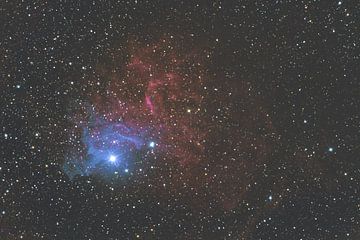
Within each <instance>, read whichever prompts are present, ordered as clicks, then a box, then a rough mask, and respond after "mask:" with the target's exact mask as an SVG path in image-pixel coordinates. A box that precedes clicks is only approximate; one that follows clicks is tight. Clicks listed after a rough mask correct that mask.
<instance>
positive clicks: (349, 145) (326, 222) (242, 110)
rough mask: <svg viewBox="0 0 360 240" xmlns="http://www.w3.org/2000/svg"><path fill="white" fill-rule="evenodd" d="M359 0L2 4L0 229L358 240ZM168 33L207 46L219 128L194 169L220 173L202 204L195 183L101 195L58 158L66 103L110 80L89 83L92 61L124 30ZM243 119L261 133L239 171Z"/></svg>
mask: <svg viewBox="0 0 360 240" xmlns="http://www.w3.org/2000/svg"><path fill="white" fill-rule="evenodd" d="M359 7H360V6H359V3H358V1H281V0H278V1H141V0H139V1H119V2H115V1H82V2H75V1H49V2H45V1H31V2H20V1H1V3H0V22H1V24H0V27H1V29H0V89H1V95H0V103H1V118H0V120H1V135H0V139H1V140H0V153H1V163H0V164H1V165H0V166H1V168H0V181H1V185H0V191H1V199H0V200H1V201H0V210H1V212H0V215H1V216H0V230H1V231H0V239H136V238H140V239H359V238H360V223H359V221H360V215H359V214H360V193H359V190H360V189H359V184H358V181H359V176H360V170H359V166H360V161H359V153H360V151H359V150H360V145H359V144H360V122H359V121H360V115H359V112H360V111H359V109H360V81H359V79H358V76H359V69H360V68H359V67H358V66H359V53H360V51H359V44H360V42H359V37H360V36H359V10H360V8H359ZM167 34H171V35H174V36H176V37H178V38H180V39H185V40H184V41H179V45H181V46H183V47H187V44H189V46H191V47H192V48H199V49H202V48H208V49H211V58H210V60H209V62H208V63H207V69H208V73H209V80H208V83H207V84H208V89H210V90H209V91H208V92H207V93H206V98H207V99H210V100H209V110H208V116H207V117H208V118H209V119H213V120H214V122H213V124H214V125H217V129H218V130H217V132H215V133H212V134H211V135H210V140H209V142H210V146H208V147H209V148H210V149H212V150H211V151H212V152H211V154H209V156H208V163H207V164H208V165H207V166H208V168H209V169H210V172H211V173H213V174H215V173H216V174H217V175H218V178H219V179H220V180H219V181H223V182H224V185H221V184H220V185H214V187H213V186H212V185H210V186H209V189H208V190H206V191H205V192H202V193H201V194H203V196H205V197H207V198H208V200H207V201H204V202H203V204H204V205H203V206H201V207H198V206H197V205H196V204H194V203H193V202H192V201H190V200H189V199H187V198H191V195H192V194H189V196H187V197H186V196H185V197H184V198H181V197H174V196H173V195H171V194H170V193H169V195H168V196H162V197H160V196H158V195H157V194H152V193H150V192H147V190H146V189H143V188H142V187H140V186H142V185H141V184H138V183H136V182H133V183H132V182H127V183H126V184H125V185H118V186H115V190H114V191H112V190H111V189H109V185H108V184H107V183H104V182H102V181H101V180H99V179H97V178H93V177H87V178H79V179H77V180H76V181H70V180H69V179H68V178H67V176H66V175H65V174H64V173H63V172H62V169H61V166H62V164H63V161H64V154H65V150H66V147H67V139H68V134H67V130H66V129H68V127H69V126H68V124H69V122H68V120H67V117H68V108H69V102H71V100H73V99H85V100H86V99H88V98H90V97H91V95H92V94H93V93H94V92H96V90H99V91H100V92H101V91H103V89H106V86H107V84H108V83H107V82H106V81H105V80H104V81H101V84H100V85H99V86H94V85H93V84H92V82H87V80H86V79H92V80H93V79H96V76H97V72H96V71H95V68H96V65H97V64H99V62H101V61H105V62H106V61H108V62H109V64H111V52H112V51H113V50H114V49H116V48H124V49H125V50H123V51H124V52H126V46H127V42H128V40H129V39H131V38H138V39H141V41H143V42H144V43H147V42H156V41H157V39H159V38H161V37H162V36H164V35H167ZM124 58H125V59H126V56H124ZM215 88H216V89H217V90H216V91H213V90H211V89H215ZM229 93H231V95H229ZM218 109H220V110H218ZM254 109H256V110H254ZM249 112H250V113H249ZM266 117H268V118H269V119H270V120H264V118H266ZM220 120H221V121H220ZM264 122H266V123H269V122H271V127H268V128H266V131H265V130H264V129H265V128H264V127H261V126H257V124H258V123H259V124H260V125H261V123H264ZM242 126H246V127H245V128H249V129H251V134H253V135H255V136H257V137H264V138H270V139H271V141H269V142H267V145H266V148H269V149H270V150H267V151H266V153H264V154H261V156H258V157H257V158H256V160H254V164H253V165H251V166H250V165H249V164H248V165H246V167H245V168H242V167H240V165H241V163H239V161H240V160H238V159H242V156H243V154H244V152H245V154H247V153H248V152H247V151H243V150H242V148H241V144H242V141H241V140H247V141H250V140H249V138H250V137H249V134H247V135H246V136H245V137H239V136H240V135H241V134H242V133H243V130H244V128H242ZM251 134H250V135H251ZM269 134H270V135H272V136H270V137H269ZM237 146H238V147H237ZM224 153H225V154H224ZM250 158H251V157H249V159H250ZM230 159H237V160H238V161H235V162H234V161H230ZM225 166H226V167H225ZM159 174H161V173H159ZM239 179H246V181H247V182H246V184H243V183H238V181H242V180H239ZM237 180H238V181H237ZM248 185H249V186H248ZM215 186H216V187H215ZM244 186H248V188H247V189H246V190H244V191H242V192H244V194H242V195H239V194H236V195H231V193H232V192H235V191H236V189H238V188H239V187H244ZM140 188H141V189H140ZM217 188H228V189H227V190H224V191H222V190H219V189H217ZM184 191H186V189H185V190H184ZM207 191H208V192H207ZM220 193H225V195H224V196H223V195H221V194H220ZM212 196H217V197H216V198H214V199H215V200H214V201H213V202H212V201H211V199H212ZM230 196H232V197H230ZM270 196H271V197H270ZM223 198H224V199H225V198H230V199H231V200H232V201H230V203H228V204H220V202H222V200H223ZM224 202H226V201H225V200H224ZM229 205H230V206H229ZM224 206H225V207H224ZM203 209H205V210H203ZM206 209H207V210H206Z"/></svg>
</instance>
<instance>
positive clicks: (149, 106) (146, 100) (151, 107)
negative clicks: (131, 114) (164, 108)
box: [145, 96, 154, 114]
mask: <svg viewBox="0 0 360 240" xmlns="http://www.w3.org/2000/svg"><path fill="white" fill-rule="evenodd" d="M145 102H146V106H147V107H148V108H149V109H150V112H151V113H152V114H154V105H153V103H152V102H151V100H150V96H146V97H145Z"/></svg>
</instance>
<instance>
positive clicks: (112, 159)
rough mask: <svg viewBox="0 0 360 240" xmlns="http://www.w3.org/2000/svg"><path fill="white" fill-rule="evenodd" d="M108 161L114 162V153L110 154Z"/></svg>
mask: <svg viewBox="0 0 360 240" xmlns="http://www.w3.org/2000/svg"><path fill="white" fill-rule="evenodd" d="M109 161H110V162H112V163H114V162H116V156H115V155H110V157H109Z"/></svg>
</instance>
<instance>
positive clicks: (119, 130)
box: [63, 116, 146, 179]
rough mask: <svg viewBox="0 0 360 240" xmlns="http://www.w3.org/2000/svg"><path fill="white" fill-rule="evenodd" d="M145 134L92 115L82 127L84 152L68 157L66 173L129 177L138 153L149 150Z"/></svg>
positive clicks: (73, 153) (77, 151)
mask: <svg viewBox="0 0 360 240" xmlns="http://www.w3.org/2000/svg"><path fill="white" fill-rule="evenodd" d="M145 134H146V131H144V130H139V129H135V128H131V127H128V126H126V125H125V124H124V123H119V122H116V123H114V122H111V121H106V120H103V119H101V120H99V119H98V118H94V116H92V117H91V118H90V120H89V122H88V124H87V126H84V127H83V128H82V136H81V143H82V146H83V148H84V150H85V151H83V152H81V151H79V149H78V148H77V149H75V152H72V153H71V154H68V156H67V159H66V161H65V163H64V165H63V170H64V172H65V173H66V174H67V175H68V176H69V178H70V179H73V178H74V177H75V176H76V175H80V176H88V175H91V174H101V175H104V174H105V175H106V174H113V173H114V172H116V173H123V174H125V175H129V173H130V172H131V169H132V168H133V166H134V164H135V162H136V160H137V156H138V155H139V152H141V150H142V149H143V148H144V147H146V141H145Z"/></svg>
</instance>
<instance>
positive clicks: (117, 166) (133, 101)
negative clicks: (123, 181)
mask: <svg viewBox="0 0 360 240" xmlns="http://www.w3.org/2000/svg"><path fill="white" fill-rule="evenodd" d="M170 45H171V39H163V40H161V41H159V42H156V43H154V44H152V45H146V46H137V47H134V46H133V47H130V48H129V52H130V53H129V54H128V55H129V56H130V57H129V59H128V60H127V62H126V63H124V65H123V66H121V67H119V68H120V69H122V71H119V72H118V73H116V74H114V71H113V69H110V70H109V71H108V72H107V69H108V67H107V66H102V67H99V69H102V71H100V72H102V77H103V79H104V81H105V80H106V79H109V76H111V77H110V81H109V87H108V89H107V90H106V92H107V93H108V94H107V95H105V94H98V95H94V96H93V97H92V98H90V99H89V100H88V101H87V103H86V104H85V105H89V106H91V107H87V108H86V110H84V109H82V110H78V111H77V113H76V114H78V113H79V112H81V114H80V115H82V117H81V118H77V119H76V118H73V120H72V121H73V123H75V126H81V129H80V131H78V134H79V132H80V135H81V138H80V142H81V146H79V147H72V148H71V149H70V150H69V152H68V154H67V161H66V162H65V164H64V171H65V172H66V173H67V175H68V176H69V177H70V178H73V177H74V176H76V175H82V176H83V175H86V176H87V175H92V174H97V175H104V176H109V173H111V174H113V173H114V172H116V173H117V174H118V175H120V174H119V173H122V175H126V174H129V173H131V172H132V171H131V168H134V166H135V164H136V162H142V161H144V159H145V158H146V157H147V155H146V153H147V151H151V150H153V149H154V148H155V147H156V154H157V159H160V160H159V161H165V162H166V161H167V162H169V163H170V164H174V165H179V166H182V167H183V166H187V165H189V164H190V165H191V164H197V163H199V162H200V161H201V160H202V158H203V151H204V148H205V147H204V145H205V143H206V121H205V120H204V118H202V116H203V114H204V109H203V108H202V102H203V96H202V90H203V78H204V72H205V71H204V68H203V66H202V63H201V58H199V56H198V55H197V54H196V53H194V52H192V53H191V54H189V53H185V54H180V53H179V52H178V50H176V49H175V48H169V46H170ZM189 69H190V72H189ZM79 109H81V107H79ZM89 109H90V110H89ZM75 112H76V111H75ZM76 114H75V115H76ZM72 135H73V136H72V137H73V138H74V139H76V136H74V135H76V134H74V133H73V134H72ZM79 149H82V150H80V151H79ZM138 165H139V166H138V169H142V168H143V166H141V164H140V163H139V164H138ZM124 173H125V174H124Z"/></svg>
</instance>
